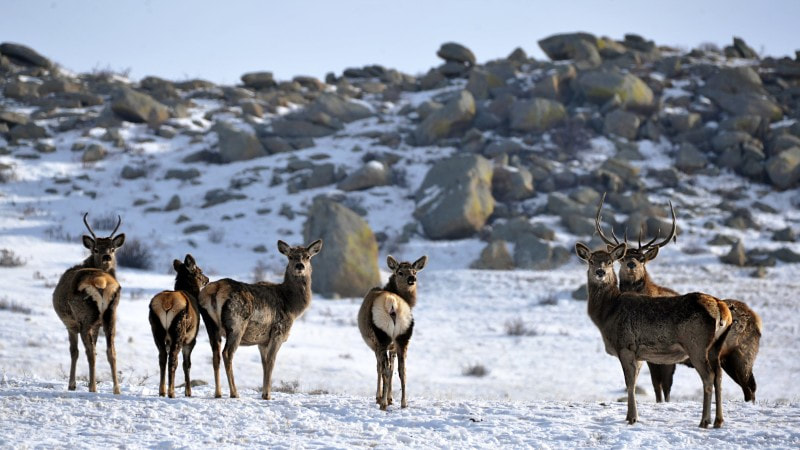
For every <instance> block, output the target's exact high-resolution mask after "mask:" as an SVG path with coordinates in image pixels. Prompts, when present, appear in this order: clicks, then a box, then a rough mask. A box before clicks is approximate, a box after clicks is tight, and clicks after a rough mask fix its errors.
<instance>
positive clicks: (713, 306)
mask: <svg viewBox="0 0 800 450" xmlns="http://www.w3.org/2000/svg"><path fill="white" fill-rule="evenodd" d="M598 209H599V208H598ZM598 223H599V214H598ZM627 247H628V246H627V244H626V243H624V242H623V243H620V244H617V245H615V246H614V247H613V248H612V249H610V250H597V251H594V252H593V251H591V250H590V249H589V247H587V246H586V245H585V244H583V243H580V242H578V243H577V244H575V251H576V253H577V255H578V258H580V259H581V260H583V261H584V262H586V263H588V271H587V278H588V283H587V284H588V293H589V301H588V313H589V317H590V318H591V319H592V322H593V323H594V324H595V325H596V326H597V328H598V329H599V330H600V334H601V335H602V337H603V342H604V344H605V348H606V352H607V353H609V354H610V355H613V356H616V357H617V358H619V361H620V363H621V364H622V370H623V373H624V376H625V386H626V388H627V392H628V413H627V416H626V419H627V421H628V423H629V424H633V423H635V422H637V421H638V412H637V409H636V398H635V387H636V379H637V377H638V375H639V369H640V368H641V362H642V361H648V362H654V363H658V364H675V363H678V362H682V361H684V360H686V359H687V358H688V359H689V360H690V361H691V362H692V365H693V366H694V368H695V370H697V373H698V375H700V379H701V380H702V382H703V413H702V417H701V419H700V426H701V427H703V428H705V427H708V425H709V424H710V423H711V416H710V410H711V394H712V392H714V393H715V394H716V395H715V399H716V415H715V420H714V427H715V428H717V427H720V426H722V423H723V415H722V381H721V380H722V369H721V367H720V363H719V352H720V350H721V347H722V343H723V342H724V339H725V336H726V335H727V334H728V332H729V330H730V326H731V322H732V318H731V313H730V310H729V309H728V306H727V305H726V304H725V302H723V301H722V300H720V299H717V298H715V297H713V296H711V295H708V294H703V293H699V292H694V293H691V294H685V295H680V296H659V297H648V296H646V295H642V294H638V293H633V292H625V293H623V292H621V291H620V289H619V286H618V285H617V276H616V274H615V273H614V261H618V260H621V259H623V257H624V256H625V252H626V251H627Z"/></svg>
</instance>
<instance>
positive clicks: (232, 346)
mask: <svg viewBox="0 0 800 450" xmlns="http://www.w3.org/2000/svg"><path fill="white" fill-rule="evenodd" d="M246 326H247V325H246V324H243V325H242V327H241V328H239V329H237V330H228V333H227V335H228V338H227V339H225V348H224V349H222V360H223V362H224V363H225V375H226V376H227V377H228V389H229V390H230V396H231V398H239V391H237V390H236V382H235V381H234V379H233V355H234V353H236V349H238V348H239V343H240V342H241V341H242V332H241V331H240V330H244V328H245V327H246Z"/></svg>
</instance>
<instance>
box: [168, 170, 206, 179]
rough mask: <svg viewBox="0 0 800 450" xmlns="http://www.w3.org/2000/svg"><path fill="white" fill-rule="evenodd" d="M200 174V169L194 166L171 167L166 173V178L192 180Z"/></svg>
mask: <svg viewBox="0 0 800 450" xmlns="http://www.w3.org/2000/svg"><path fill="white" fill-rule="evenodd" d="M199 176H200V171H199V170H197V169H195V168H194V167H191V168H188V169H169V170H167V173H166V174H165V175H164V179H165V180H170V179H176V180H181V181H186V180H191V179H194V178H197V177H199Z"/></svg>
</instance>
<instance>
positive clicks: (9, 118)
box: [0, 109, 29, 126]
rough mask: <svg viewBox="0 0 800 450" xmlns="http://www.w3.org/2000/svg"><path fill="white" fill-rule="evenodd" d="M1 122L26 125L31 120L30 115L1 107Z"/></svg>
mask: <svg viewBox="0 0 800 450" xmlns="http://www.w3.org/2000/svg"><path fill="white" fill-rule="evenodd" d="M0 122H5V123H7V124H9V125H12V126H13V125H25V124H27V123H28V122H29V120H28V116H26V115H25V114H20V113H17V112H14V111H6V110H2V109H0Z"/></svg>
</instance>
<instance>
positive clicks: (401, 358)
mask: <svg viewBox="0 0 800 450" xmlns="http://www.w3.org/2000/svg"><path fill="white" fill-rule="evenodd" d="M399 350H400V351H399V352H397V371H398V372H399V375H400V389H402V390H403V394H402V395H403V396H402V397H401V398H400V407H401V408H408V400H407V399H406V356H408V346H404V347H402V348H400V349H399Z"/></svg>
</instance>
